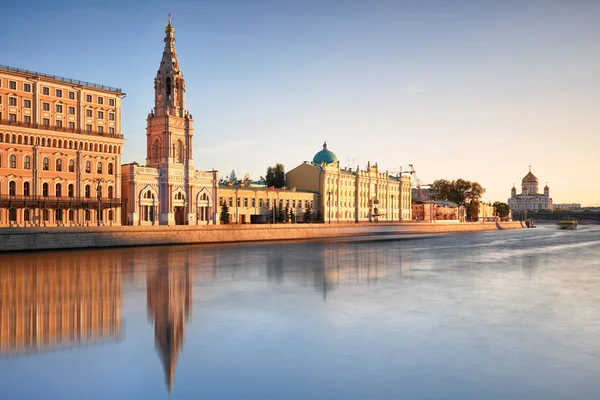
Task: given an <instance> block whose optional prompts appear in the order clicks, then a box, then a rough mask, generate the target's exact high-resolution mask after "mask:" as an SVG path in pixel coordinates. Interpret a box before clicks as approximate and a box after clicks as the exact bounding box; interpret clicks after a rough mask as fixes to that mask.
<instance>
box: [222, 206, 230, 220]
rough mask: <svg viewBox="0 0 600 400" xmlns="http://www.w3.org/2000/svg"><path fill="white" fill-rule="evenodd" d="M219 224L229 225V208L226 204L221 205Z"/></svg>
mask: <svg viewBox="0 0 600 400" xmlns="http://www.w3.org/2000/svg"><path fill="white" fill-rule="evenodd" d="M221 223H222V224H228V223H229V207H228V206H227V203H223V205H222V206H221Z"/></svg>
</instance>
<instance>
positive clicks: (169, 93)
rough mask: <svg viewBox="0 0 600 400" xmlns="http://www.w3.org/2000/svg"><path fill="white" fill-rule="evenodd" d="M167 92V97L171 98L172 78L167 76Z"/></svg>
mask: <svg viewBox="0 0 600 400" xmlns="http://www.w3.org/2000/svg"><path fill="white" fill-rule="evenodd" d="M166 94H167V99H168V100H171V78H167V90H166Z"/></svg>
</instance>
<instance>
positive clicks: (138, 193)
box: [121, 20, 218, 225]
mask: <svg viewBox="0 0 600 400" xmlns="http://www.w3.org/2000/svg"><path fill="white" fill-rule="evenodd" d="M174 32H175V30H174V29H173V27H172V25H171V21H170V20H169V23H168V25H167V27H166V29H165V39H164V42H165V47H164V51H163V55H162V60H161V62H160V66H159V68H158V72H157V74H156V78H155V79H154V108H153V109H152V111H151V112H150V114H148V118H147V127H146V165H145V166H140V165H138V164H137V163H132V164H126V165H123V166H122V167H121V174H122V192H123V197H124V198H125V199H126V200H127V207H126V208H124V212H123V219H124V220H123V223H124V224H126V225H207V224H214V223H216V222H217V213H216V212H215V211H216V201H215V199H216V196H217V186H218V174H217V171H206V172H201V171H196V170H195V169H194V159H193V147H194V146H193V138H194V136H193V133H194V120H193V118H192V114H191V113H190V112H189V111H188V110H186V109H185V90H186V88H185V80H184V79H183V74H182V72H181V69H180V67H179V62H178V60H177V54H176V52H175V37H174Z"/></svg>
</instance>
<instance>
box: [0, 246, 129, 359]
mask: <svg viewBox="0 0 600 400" xmlns="http://www.w3.org/2000/svg"><path fill="white" fill-rule="evenodd" d="M121 290H122V283H121V271H120V259H119V257H116V256H114V255H111V254H108V253H106V252H104V253H97V254H95V255H93V256H90V252H89V251H88V252H86V253H85V256H84V255H83V253H81V255H78V253H71V254H68V253H64V254H60V256H58V255H56V256H54V255H52V254H45V255H44V256H43V257H40V256H39V255H38V256H24V255H22V254H18V255H14V256H13V255H7V256H3V259H2V265H1V266H0V355H7V354H9V355H11V354H21V353H30V352H38V351H43V350H48V349H54V348H59V347H71V346H76V345H85V344H90V343H95V342H98V341H107V340H115V339H119V338H120V337H121Z"/></svg>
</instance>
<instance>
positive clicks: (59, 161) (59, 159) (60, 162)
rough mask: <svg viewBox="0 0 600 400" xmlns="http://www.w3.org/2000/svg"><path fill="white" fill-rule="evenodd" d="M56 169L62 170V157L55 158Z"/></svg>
mask: <svg viewBox="0 0 600 400" xmlns="http://www.w3.org/2000/svg"><path fill="white" fill-rule="evenodd" d="M56 170H57V171H62V159H61V158H57V159H56Z"/></svg>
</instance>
